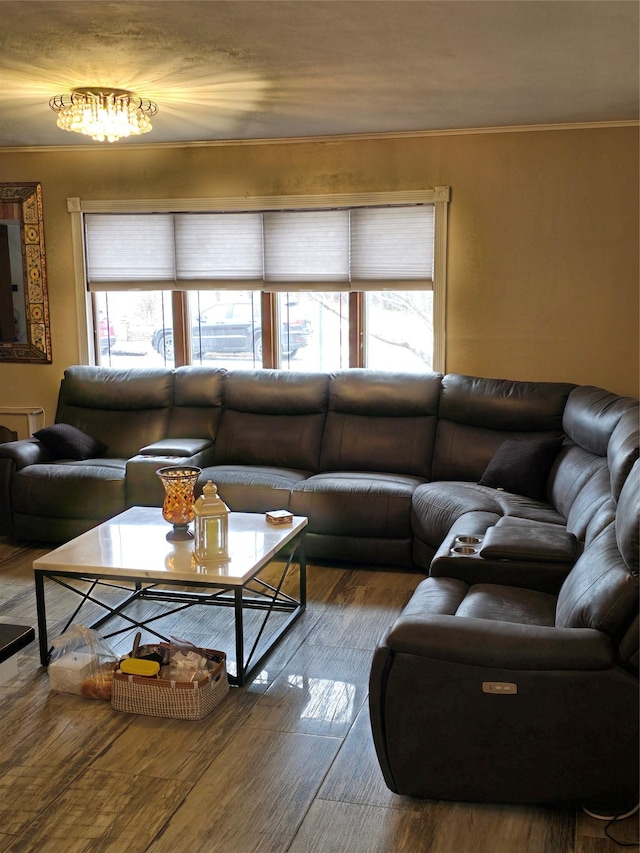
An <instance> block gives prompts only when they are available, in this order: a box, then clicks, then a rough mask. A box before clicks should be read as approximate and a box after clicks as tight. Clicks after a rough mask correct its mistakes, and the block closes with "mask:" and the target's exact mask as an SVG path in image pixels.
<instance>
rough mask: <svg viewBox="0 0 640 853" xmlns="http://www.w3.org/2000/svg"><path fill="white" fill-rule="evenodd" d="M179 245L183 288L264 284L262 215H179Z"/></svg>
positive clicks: (179, 279)
mask: <svg viewBox="0 0 640 853" xmlns="http://www.w3.org/2000/svg"><path fill="white" fill-rule="evenodd" d="M175 243H176V245H175V250H176V277H177V282H178V286H179V287H181V288H183V289H189V288H194V287H195V288H196V289H202V288H203V287H206V286H207V284H210V285H211V286H215V287H216V288H220V287H224V286H228V287H241V286H243V285H245V284H248V285H249V286H250V287H251V286H253V287H256V285H257V286H258V287H259V286H260V285H261V282H262V214H261V213H179V214H176V216H175Z"/></svg>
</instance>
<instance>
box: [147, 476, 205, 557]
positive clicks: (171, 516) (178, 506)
mask: <svg viewBox="0 0 640 853" xmlns="http://www.w3.org/2000/svg"><path fill="white" fill-rule="evenodd" d="M200 470H201V469H200V468H196V467H195V466H185V465H173V466H169V467H167V468H159V469H158V470H157V471H156V474H157V475H158V477H160V479H161V480H162V485H163V486H164V491H165V495H164V503H163V504H162V517H163V518H164V520H165V521H168V522H169V524H173V530H170V531H169V533H167V539H168V540H169V542H179V541H180V540H182V539H193V533H191V531H190V530H189V522H190V521H193V489H194V486H195V484H196V480H197V479H198V474H200Z"/></svg>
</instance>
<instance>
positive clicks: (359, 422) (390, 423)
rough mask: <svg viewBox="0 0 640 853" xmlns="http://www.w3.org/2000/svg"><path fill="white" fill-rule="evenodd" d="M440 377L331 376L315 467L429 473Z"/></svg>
mask: <svg viewBox="0 0 640 853" xmlns="http://www.w3.org/2000/svg"><path fill="white" fill-rule="evenodd" d="M441 378H442V377H441V375H440V374H436V373H425V374H398V373H393V374H390V373H385V372H382V371H376V370H367V369H352V370H344V371H339V372H337V373H334V374H332V375H331V383H330V386H329V411H328V413H327V423H326V427H325V431H324V437H323V440H322V454H321V457H320V470H322V471H381V472H387V473H394V474H409V475H412V476H417V477H424V478H425V479H428V478H430V476H431V459H432V456H433V442H434V438H435V431H436V422H437V414H438V404H439V398H440V381H441Z"/></svg>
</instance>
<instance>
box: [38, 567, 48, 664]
mask: <svg viewBox="0 0 640 853" xmlns="http://www.w3.org/2000/svg"><path fill="white" fill-rule="evenodd" d="M35 585H36V612H37V615H38V645H39V646H40V663H41V664H42V666H46V665H47V664H48V663H49V640H48V637H47V611H46V605H45V600H44V575H43V574H42V572H38V571H36V572H35Z"/></svg>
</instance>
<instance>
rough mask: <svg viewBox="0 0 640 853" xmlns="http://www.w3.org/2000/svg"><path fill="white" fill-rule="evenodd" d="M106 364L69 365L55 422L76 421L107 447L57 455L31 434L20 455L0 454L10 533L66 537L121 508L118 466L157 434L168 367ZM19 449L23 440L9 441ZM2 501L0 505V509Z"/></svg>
mask: <svg viewBox="0 0 640 853" xmlns="http://www.w3.org/2000/svg"><path fill="white" fill-rule="evenodd" d="M128 374H129V371H124V370H111V369H106V368H93V367H86V366H81V365H76V366H73V367H70V368H68V369H67V370H66V371H65V376H64V378H63V380H62V382H61V385H60V394H59V397H58V406H57V410H56V417H55V422H56V423H66V424H72V425H73V426H76V427H77V428H78V429H80V430H82V431H83V432H85V433H88V434H89V435H91V436H93V437H94V438H97V439H98V440H99V441H101V442H102V443H103V444H105V445H106V446H107V450H106V452H105V453H104V455H103V456H101V457H99V458H97V459H84V460H81V461H72V460H69V459H58V458H56V457H55V455H54V454H53V453H52V452H51V451H50V450H48V449H47V447H46V446H45V445H44V444H42V443H41V442H39V441H38V440H36V439H33V438H32V439H26V440H25V441H28V442H29V444H30V445H31V446H30V447H29V453H28V454H26V455H27V456H28V457H29V458H28V464H26V465H25V464H24V461H25V456H24V455H23V456H21V457H19V458H20V463H19V464H20V465H21V466H22V467H20V468H18V469H17V470H15V471H14V470H13V468H14V465H15V459H13V458H11V455H10V454H11V445H8V446H7V450H6V451H5V452H7V453H8V454H9V455H8V456H5V457H3V458H2V459H1V460H0V465H1V466H2V469H4V473H3V474H2V475H1V476H2V478H3V479H4V478H5V477H7V478H11V476H12V475H13V476H12V484H11V501H12V506H11V507H9V508H8V511H9V517H11V514H12V515H13V530H12V532H13V534H14V535H15V536H16V537H17V538H19V539H20V538H25V539H39V540H41V541H43V542H46V541H60V540H61V539H71V538H73V537H74V536H77V535H79V534H80V533H82V532H83V531H85V530H86V529H87V528H88V527H93V526H95V525H96V524H98V523H99V522H101V521H103V520H105V519H107V518H110V517H112V516H114V515H116V514H117V513H119V512H122V511H123V510H124V509H126V507H127V492H126V477H125V475H126V465H127V460H128V459H129V458H130V457H131V456H134V455H135V454H137V452H138V449H139V448H140V447H141V446H143V445H145V444H148V443H150V442H153V441H156V440H158V439H160V438H164V437H165V436H166V434H167V427H168V424H169V417H170V407H171V404H172V401H173V375H172V371H171V370H170V369H168V368H167V369H162V368H157V369H150V370H139V371H135V373H134V375H128ZM16 444H17V445H20V447H21V448H24V446H25V445H24V443H23V442H17V443H16ZM4 510H5V508H4V507H2V513H3V515H4Z"/></svg>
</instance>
